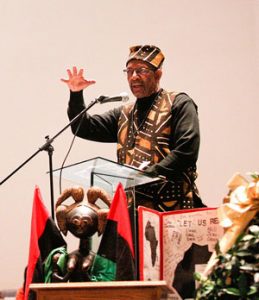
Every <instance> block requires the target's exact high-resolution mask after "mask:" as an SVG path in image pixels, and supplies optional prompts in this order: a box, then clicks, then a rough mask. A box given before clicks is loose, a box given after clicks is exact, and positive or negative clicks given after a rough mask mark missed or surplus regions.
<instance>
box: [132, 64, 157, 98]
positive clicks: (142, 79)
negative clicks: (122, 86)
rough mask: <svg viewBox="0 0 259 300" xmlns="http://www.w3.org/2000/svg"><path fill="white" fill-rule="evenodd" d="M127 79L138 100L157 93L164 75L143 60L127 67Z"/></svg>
mask: <svg viewBox="0 0 259 300" xmlns="http://www.w3.org/2000/svg"><path fill="white" fill-rule="evenodd" d="M126 70H127V72H126V73H127V78H128V83H129V86H130V89H131V92H132V93H133V95H134V96H135V97H136V98H144V97H148V96H150V95H152V94H153V93H155V92H157V91H158V89H159V81H160V78H161V75H162V71H161V70H160V69H158V70H154V69H152V68H151V67H150V65H149V64H147V63H145V62H143V61H141V60H132V61H130V62H129V63H128V65H127V69H126Z"/></svg>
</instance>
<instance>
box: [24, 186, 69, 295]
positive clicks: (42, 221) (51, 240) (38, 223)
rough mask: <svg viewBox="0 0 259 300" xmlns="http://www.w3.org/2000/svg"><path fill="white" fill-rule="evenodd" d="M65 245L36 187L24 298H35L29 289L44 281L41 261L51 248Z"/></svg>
mask: <svg viewBox="0 0 259 300" xmlns="http://www.w3.org/2000/svg"><path fill="white" fill-rule="evenodd" d="M65 245H66V242H65V240H64V239H63V237H62V235H61V233H60V232H59V230H58V228H57V226H56V224H55V222H54V221H53V219H52V218H51V217H50V214H49V213H48V211H47V209H46V207H45V206H44V204H43V201H42V197H41V193H40V190H39V188H38V187H36V188H35V191H34V199H33V208H32V216H31V235H30V248H29V258H28V264H27V268H26V276H25V292H24V294H25V295H24V296H25V297H24V299H25V300H27V299H34V298H35V294H34V293H32V292H31V291H29V285H30V284H31V283H33V282H34V283H36V282H44V269H43V262H44V260H45V259H46V258H47V256H48V255H49V253H50V252H51V251H52V250H53V249H55V248H58V247H61V246H65Z"/></svg>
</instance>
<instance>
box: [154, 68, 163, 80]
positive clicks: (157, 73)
mask: <svg viewBox="0 0 259 300" xmlns="http://www.w3.org/2000/svg"><path fill="white" fill-rule="evenodd" d="M162 74H163V72H162V70H161V69H157V70H156V71H155V78H156V80H157V81H159V80H160V79H161V77H162Z"/></svg>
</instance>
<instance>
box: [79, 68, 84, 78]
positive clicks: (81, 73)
mask: <svg viewBox="0 0 259 300" xmlns="http://www.w3.org/2000/svg"><path fill="white" fill-rule="evenodd" d="M83 73H84V69H80V70H79V72H78V76H82V77H83Z"/></svg>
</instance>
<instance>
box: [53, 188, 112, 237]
mask: <svg viewBox="0 0 259 300" xmlns="http://www.w3.org/2000/svg"><path fill="white" fill-rule="evenodd" d="M70 196H71V197H72V198H73V199H74V201H75V202H74V203H72V204H70V205H65V204H63V202H64V201H65V200H66V199H68V198H69V197H70ZM98 199H101V200H102V201H103V202H104V203H105V204H106V205H107V206H108V208H100V207H99V206H98V205H96V204H95V202H96V201H97V200H98ZM110 203H111V199H110V197H109V195H108V194H107V193H106V192H105V191H104V190H103V189H100V188H98V187H91V188H90V189H89V190H88V191H87V199H84V190H83V188H81V187H73V188H70V189H67V190H65V191H64V192H63V193H62V194H61V195H60V197H59V198H58V200H57V203H56V218H57V223H58V226H59V228H60V230H61V232H62V233H63V234H64V235H67V232H68V231H69V232H71V233H72V234H73V235H74V236H75V237H78V238H80V239H85V238H88V237H91V236H92V235H94V234H95V233H96V232H98V234H99V235H100V234H102V233H103V231H104V228H105V225H106V219H107V214H108V212H109V207H110Z"/></svg>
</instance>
